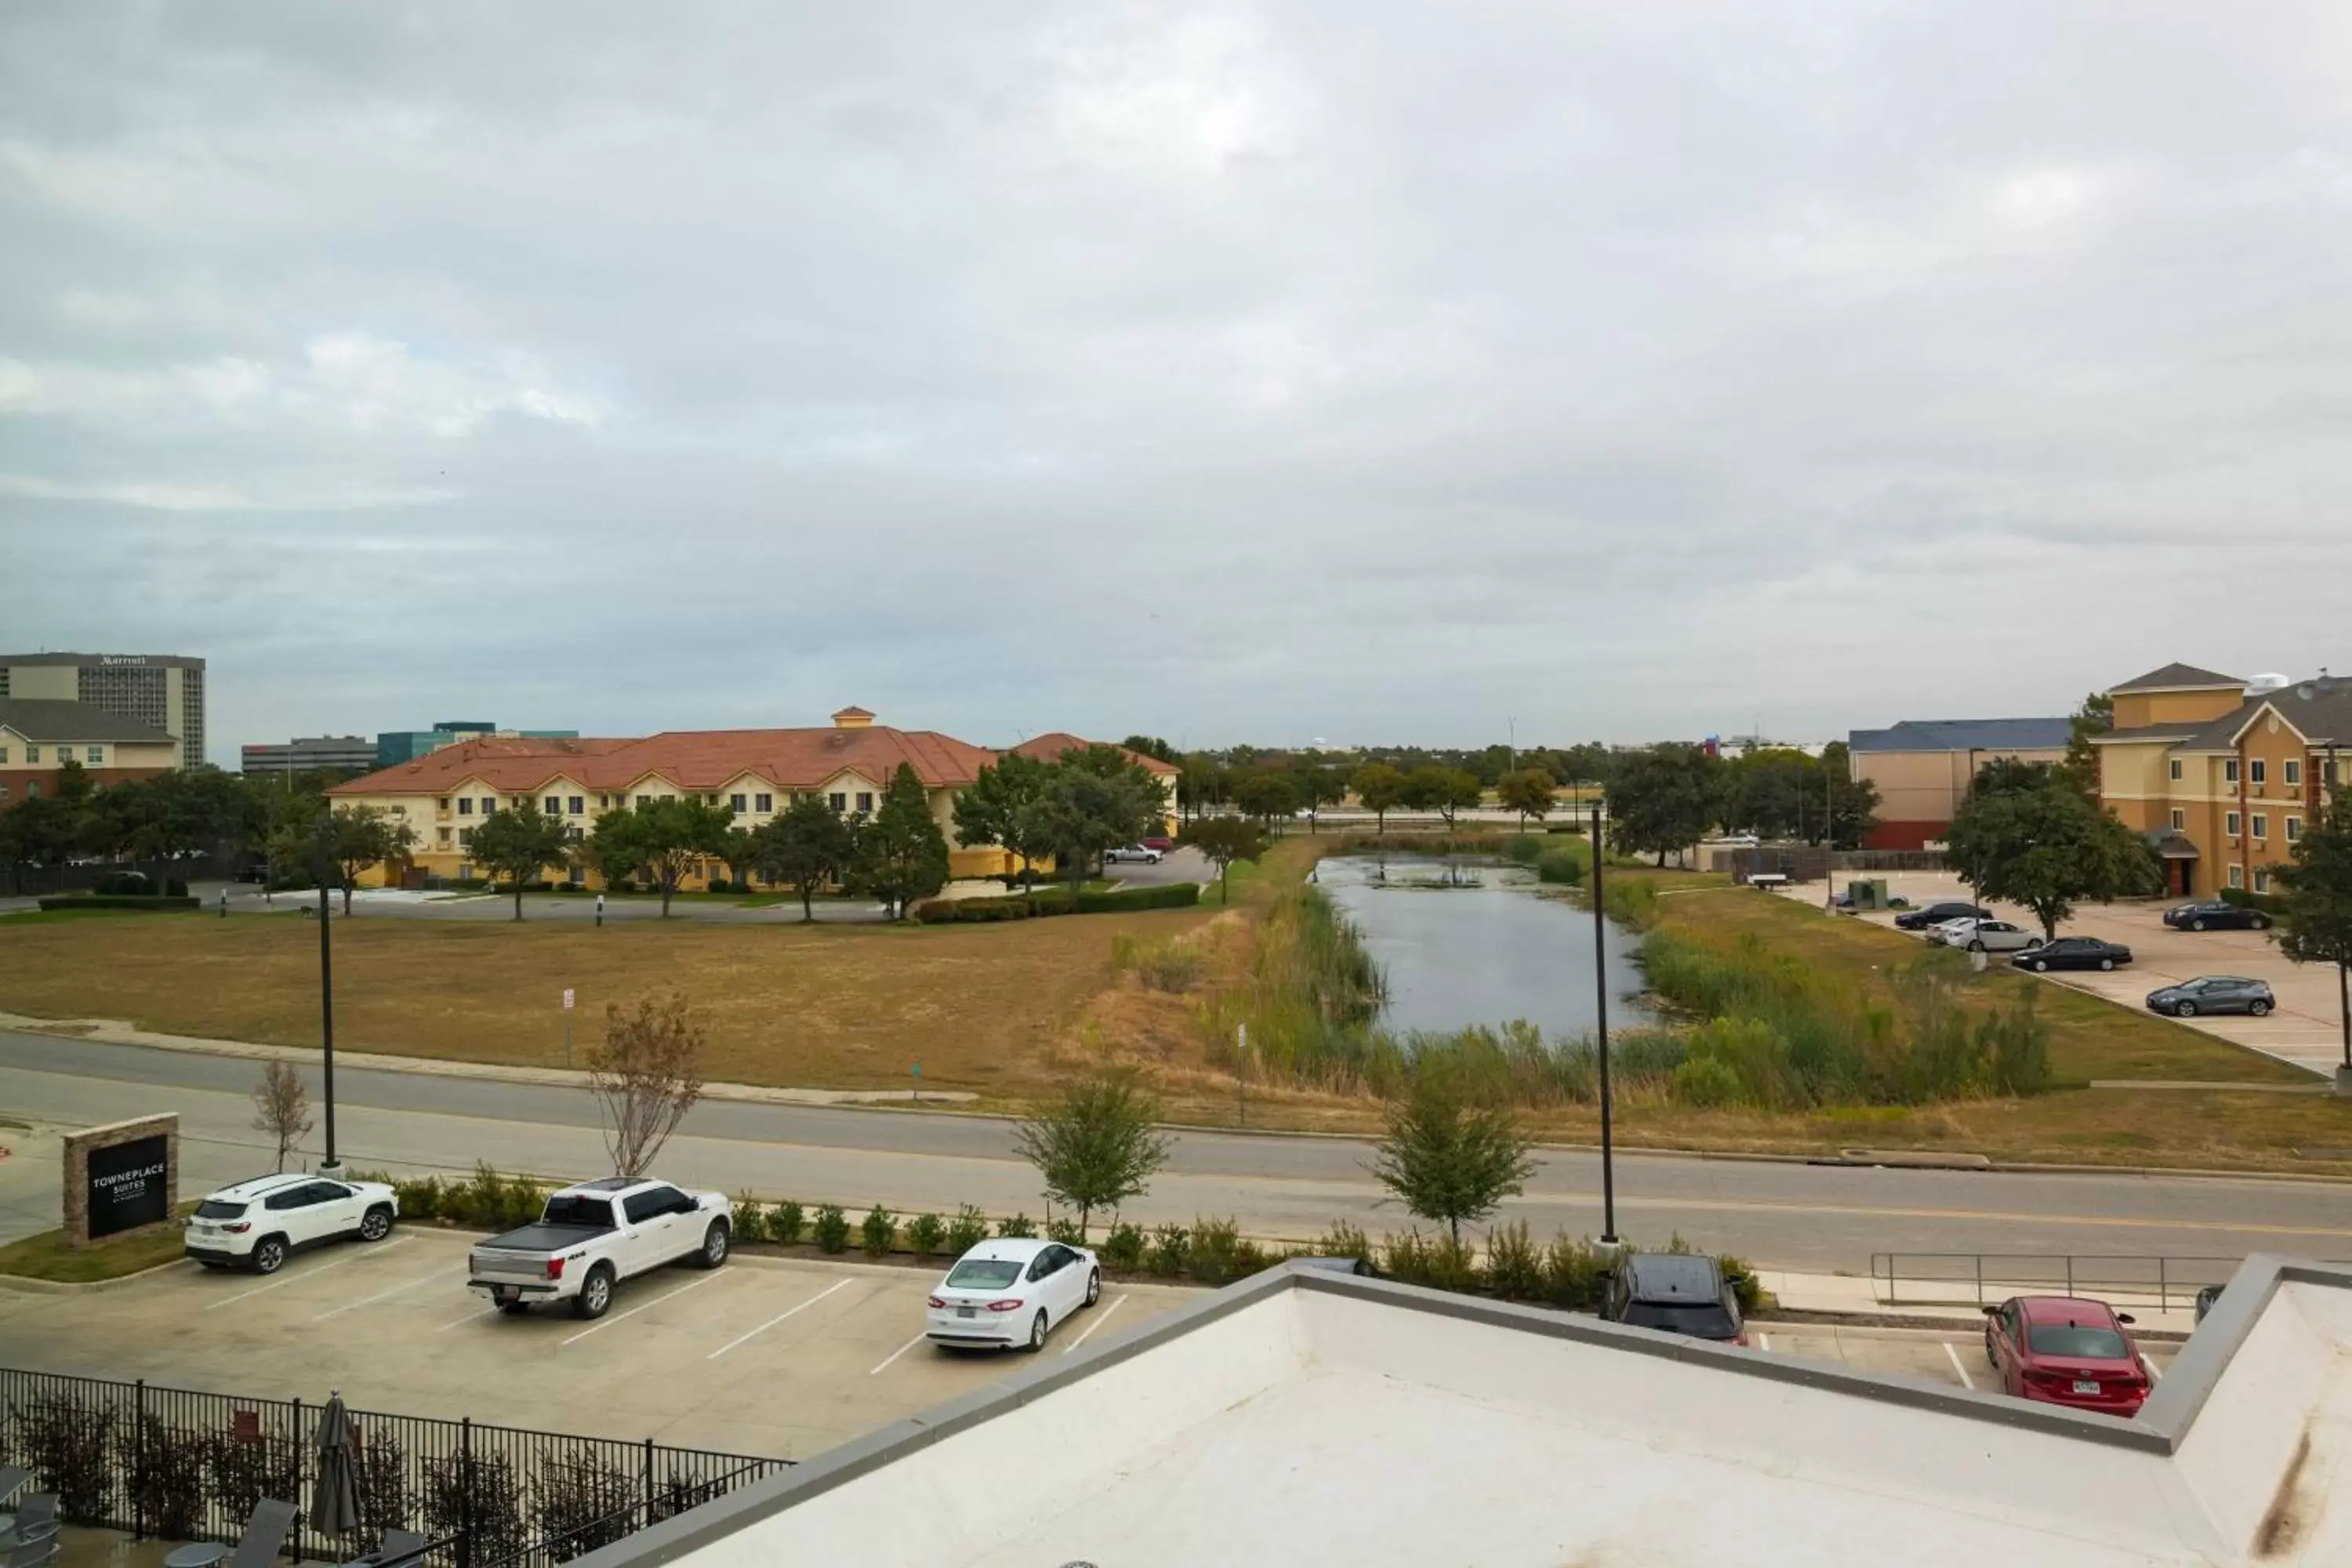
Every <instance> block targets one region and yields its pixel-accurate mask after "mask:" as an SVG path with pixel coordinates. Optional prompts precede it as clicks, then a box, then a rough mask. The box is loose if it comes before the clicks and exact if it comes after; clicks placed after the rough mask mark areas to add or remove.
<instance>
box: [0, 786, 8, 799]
mask: <svg viewBox="0 0 2352 1568" xmlns="http://www.w3.org/2000/svg"><path fill="white" fill-rule="evenodd" d="M7 798H8V786H7V785H6V784H0V800H6V799H7Z"/></svg>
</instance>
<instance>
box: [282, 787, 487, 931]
mask: <svg viewBox="0 0 2352 1568" xmlns="http://www.w3.org/2000/svg"><path fill="white" fill-rule="evenodd" d="M496 820H497V817H496V816H493V817H492V818H491V821H496ZM328 821H329V824H330V826H329V828H328V830H327V832H326V834H325V835H324V841H323V845H322V846H321V848H322V850H323V858H324V859H325V861H326V863H327V865H328V866H329V867H331V868H332V869H333V872H334V875H335V879H336V882H337V885H338V886H340V887H341V889H343V913H345V914H346V915H348V914H350V913H351V912H352V889H353V888H355V887H357V886H358V885H359V879H360V873H361V872H362V871H364V870H366V869H367V868H369V867H371V866H381V865H383V863H384V862H385V861H387V860H392V859H395V858H398V857H400V856H403V855H405V854H407V853H408V852H409V851H410V850H412V849H414V848H415V847H416V829H415V828H413V827H411V826H408V819H407V818H406V817H404V816H393V815H392V814H391V813H389V812H387V811H383V810H382V809H380V808H379V807H376V806H373V805H339V806H337V807H335V808H334V812H333V814H332V815H331V816H330V817H329V818H328ZM483 826H488V823H485V824H484V825H483ZM467 853H468V854H470V853H471V851H470V850H468V851H467Z"/></svg>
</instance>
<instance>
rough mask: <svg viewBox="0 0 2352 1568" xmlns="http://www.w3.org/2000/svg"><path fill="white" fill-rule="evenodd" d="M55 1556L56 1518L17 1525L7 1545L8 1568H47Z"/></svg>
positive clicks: (56, 1551) (56, 1548)
mask: <svg viewBox="0 0 2352 1568" xmlns="http://www.w3.org/2000/svg"><path fill="white" fill-rule="evenodd" d="M57 1556H58V1521H56V1520H54V1519H48V1520H43V1521H41V1522H40V1523H38V1524H23V1523H19V1524H18V1525H17V1527H16V1537H15V1539H14V1540H12V1541H11V1542H9V1545H8V1559H7V1561H8V1568H47V1564H48V1563H54V1562H56V1561H57Z"/></svg>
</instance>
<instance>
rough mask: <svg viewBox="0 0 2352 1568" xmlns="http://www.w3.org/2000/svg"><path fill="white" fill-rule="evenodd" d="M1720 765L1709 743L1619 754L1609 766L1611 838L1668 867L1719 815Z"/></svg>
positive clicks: (1674, 744)
mask: <svg viewBox="0 0 2352 1568" xmlns="http://www.w3.org/2000/svg"><path fill="white" fill-rule="evenodd" d="M1722 768H1723V763H1722V761H1721V759H1719V758H1717V757H1712V756H1709V755H1708V754H1707V752H1706V748H1705V747H1703V746H1694V745H1689V744H1686V743H1683V742H1672V741H1669V742H1664V743H1662V744H1659V745H1655V746H1650V747H1647V748H1645V749H1643V750H1642V751H1638V752H1626V753H1624V754H1623V755H1622V756H1620V757H1619V758H1618V759H1617V760H1616V763H1615V764H1614V765H1613V766H1612V768H1611V769H1610V777H1609V785H1608V793H1607V799H1608V802H1609V837H1610V841H1611V842H1612V844H1614V845H1615V846H1616V847H1618V848H1620V849H1622V850H1624V851H1625V852H1626V853H1628V854H1632V855H1655V856H1656V857H1657V858H1658V864H1659V865H1660V866H1664V864H1665V863H1666V856H1667V854H1668V853H1669V852H1674V853H1679V852H1681V851H1682V850H1684V849H1687V848H1688V847H1691V846H1692V845H1694V844H1696V843H1697V842H1698V841H1699V838H1700V836H1701V835H1703V834H1705V833H1706V829H1707V826H1708V825H1709V824H1710V823H1713V822H1715V821H1716V820H1717V818H1718V817H1719V816H1721V806H1720V804H1719V803H1720V799H1721V780H1722ZM1597 848H1598V846H1596V849H1597Z"/></svg>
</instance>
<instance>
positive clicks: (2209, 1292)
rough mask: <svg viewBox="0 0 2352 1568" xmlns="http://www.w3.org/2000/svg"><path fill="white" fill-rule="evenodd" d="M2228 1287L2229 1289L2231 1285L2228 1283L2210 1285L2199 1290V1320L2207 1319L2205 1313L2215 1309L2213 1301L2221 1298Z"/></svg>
mask: <svg viewBox="0 0 2352 1568" xmlns="http://www.w3.org/2000/svg"><path fill="white" fill-rule="evenodd" d="M2225 1289H2229V1287H2228V1286H2226V1285H2208V1286H2206V1287H2205V1288H2204V1289H2201V1290H2200V1291H2198V1292H2197V1321H2199V1322H2200V1323H2201V1322H2203V1321H2205V1314H2206V1313H2208V1312H2210V1311H2211V1310H2213V1303H2214V1302H2216V1301H2218V1300H2221V1292H2222V1291H2223V1290H2225Z"/></svg>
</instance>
